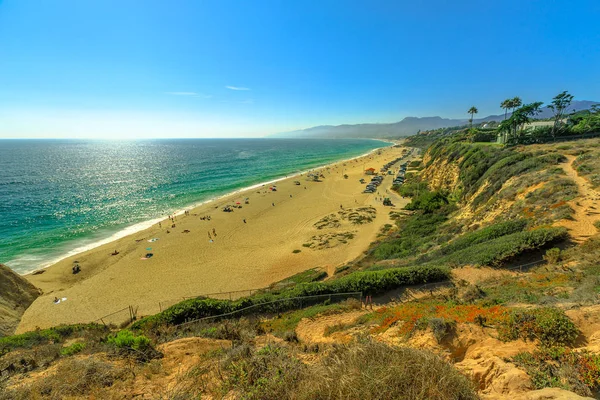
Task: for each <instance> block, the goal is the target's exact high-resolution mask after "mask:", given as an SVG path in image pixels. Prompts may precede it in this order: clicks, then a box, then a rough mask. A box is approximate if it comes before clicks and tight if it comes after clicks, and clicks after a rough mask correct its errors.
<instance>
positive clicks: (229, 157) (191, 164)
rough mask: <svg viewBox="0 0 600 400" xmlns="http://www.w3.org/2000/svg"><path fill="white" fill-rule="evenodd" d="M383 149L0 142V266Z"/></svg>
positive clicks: (247, 142) (29, 262)
mask: <svg viewBox="0 0 600 400" xmlns="http://www.w3.org/2000/svg"><path fill="white" fill-rule="evenodd" d="M383 146H386V143H384V142H381V141H376V140H366V139H365V140H363V139H336V140H327V139H323V140H316V139H306V140H302V139H163V140H147V141H83V140H0V263H3V264H6V265H8V266H9V267H10V268H12V269H13V270H15V271H16V272H19V273H26V272H30V271H33V270H35V269H38V268H42V267H45V266H48V265H51V264H52V263H54V262H56V261H58V260H59V259H61V258H63V257H65V256H69V255H72V254H75V253H78V252H81V251H85V250H87V249H89V248H92V247H95V246H97V245H99V244H102V243H107V242H109V241H111V240H114V239H117V238H119V237H123V236H125V235H127V234H130V233H133V232H135V231H138V230H141V229H144V228H146V227H148V226H150V225H152V224H153V223H156V222H157V220H158V219H162V218H164V217H165V216H167V215H169V214H171V213H174V212H177V211H179V210H182V209H183V208H186V207H189V206H191V205H195V204H199V203H202V202H205V201H209V200H211V199H214V198H217V197H219V196H222V195H225V194H227V193H231V192H233V191H236V190H240V189H243V188H246V187H249V186H253V185H256V184H259V183H261V182H266V181H271V180H274V179H277V178H281V177H285V176H286V175H291V174H294V173H298V172H300V171H304V170H307V169H310V168H314V167H317V166H321V165H324V164H328V163H331V162H334V161H337V160H342V159H347V158H351V157H356V156H359V155H362V154H364V153H367V152H369V151H370V150H373V149H376V148H380V147H383Z"/></svg>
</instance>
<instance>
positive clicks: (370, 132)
mask: <svg viewBox="0 0 600 400" xmlns="http://www.w3.org/2000/svg"><path fill="white" fill-rule="evenodd" d="M594 104H600V103H598V102H596V101H587V100H582V101H574V102H573V103H572V104H571V107H569V110H568V112H571V111H573V110H576V111H581V110H587V109H589V108H590V107H591V106H592V105H594ZM510 115H511V114H510V113H508V116H510ZM552 115H553V112H552V110H550V109H549V108H548V107H544V108H543V109H542V112H541V113H540V114H539V115H538V116H537V117H536V118H537V119H546V118H550V117H552ZM503 119H504V114H499V115H488V116H487V117H484V118H475V119H474V120H473V123H475V124H478V123H481V122H490V121H497V122H498V121H502V120H503ZM468 123H469V120H468V119H467V118H465V119H450V118H442V117H421V118H419V117H406V118H404V119H403V120H402V121H399V122H393V123H387V124H385V123H384V124H357V125H335V126H334V125H321V126H315V127H312V128H307V129H301V130H297V131H291V132H282V133H276V134H274V135H271V136H270V137H276V138H329V139H341V138H385V137H398V136H410V135H414V134H416V133H417V132H418V131H420V130H421V131H424V130H429V129H438V128H447V127H452V126H461V125H466V124H468Z"/></svg>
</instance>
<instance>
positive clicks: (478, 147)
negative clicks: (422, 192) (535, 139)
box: [421, 138, 578, 225]
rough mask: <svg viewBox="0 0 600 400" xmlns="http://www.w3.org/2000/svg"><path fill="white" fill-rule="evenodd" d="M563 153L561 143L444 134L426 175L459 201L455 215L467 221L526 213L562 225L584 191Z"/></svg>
mask: <svg viewBox="0 0 600 400" xmlns="http://www.w3.org/2000/svg"><path fill="white" fill-rule="evenodd" d="M563 153H564V152H563V151H562V150H560V149H558V148H556V146H541V147H539V148H531V147H530V148H525V147H524V148H503V147H498V146H494V145H489V144H480V143H470V142H467V141H464V140H458V139H456V138H448V139H442V140H439V141H438V142H436V143H434V144H433V145H431V146H430V147H429V149H428V150H427V152H426V153H425V154H424V156H423V164H424V166H425V167H424V169H423V170H422V172H421V178H422V179H423V180H424V181H425V182H427V184H428V185H429V188H430V189H431V190H443V191H446V192H448V193H449V194H450V195H451V196H452V197H453V198H454V199H455V200H456V201H457V203H458V212H457V214H456V215H455V217H456V218H457V219H459V220H462V221H463V222H464V223H466V224H467V225H469V224H479V225H480V224H487V223H489V222H492V221H494V220H496V219H499V218H500V219H505V220H506V219H513V218H522V217H527V218H529V219H531V220H534V221H535V222H536V224H557V223H562V222H560V221H564V220H567V219H572V218H573V217H574V213H575V212H574V209H573V207H572V204H570V203H569V202H568V201H569V200H571V199H573V198H574V197H575V196H577V195H578V187H577V184H576V183H575V182H574V181H573V179H572V178H571V177H570V176H569V175H568V174H566V175H565V173H564V172H563V169H564V168H565V166H566V164H568V163H567V157H566V156H565V154H563Z"/></svg>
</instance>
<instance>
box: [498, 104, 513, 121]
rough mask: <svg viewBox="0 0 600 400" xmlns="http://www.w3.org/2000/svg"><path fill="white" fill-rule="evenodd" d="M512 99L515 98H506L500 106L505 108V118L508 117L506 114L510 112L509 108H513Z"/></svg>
mask: <svg viewBox="0 0 600 400" xmlns="http://www.w3.org/2000/svg"><path fill="white" fill-rule="evenodd" d="M512 100H513V99H506V100H504V101H503V102H502V103H500V108H502V109H503V110H504V119H506V116H507V114H508V109H509V108H512Z"/></svg>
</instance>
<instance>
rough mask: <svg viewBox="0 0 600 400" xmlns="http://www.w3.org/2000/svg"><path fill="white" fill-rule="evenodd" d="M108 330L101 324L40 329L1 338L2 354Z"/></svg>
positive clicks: (0, 348)
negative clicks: (91, 332)
mask: <svg viewBox="0 0 600 400" xmlns="http://www.w3.org/2000/svg"><path fill="white" fill-rule="evenodd" d="M90 331H93V332H100V333H106V332H108V328H107V327H105V326H104V325H99V324H76V325H60V326H56V327H53V328H49V329H38V330H35V331H31V332H26V333H22V334H19V335H12V336H6V337H3V338H0V356H1V355H3V354H6V353H8V352H9V351H12V350H14V349H18V348H31V347H33V346H37V345H41V344H46V343H61V342H63V341H65V340H66V339H68V338H70V337H74V336H78V335H81V334H83V333H86V332H90Z"/></svg>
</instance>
